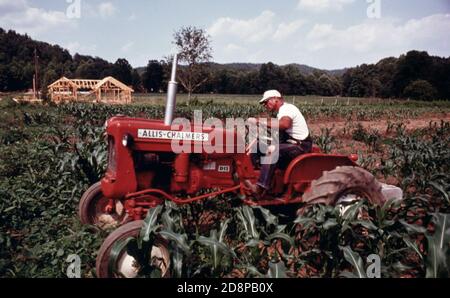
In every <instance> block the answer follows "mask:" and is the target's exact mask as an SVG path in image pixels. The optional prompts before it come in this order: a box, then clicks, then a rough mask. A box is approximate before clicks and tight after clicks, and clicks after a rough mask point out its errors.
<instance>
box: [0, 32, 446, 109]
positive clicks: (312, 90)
mask: <svg viewBox="0 0 450 298" xmlns="http://www.w3.org/2000/svg"><path fill="white" fill-rule="evenodd" d="M180 32H181V33H183V32H182V31H180ZM188 33H192V32H188ZM175 37H176V36H175ZM178 37H179V38H182V37H183V35H182V36H178ZM181 42H183V41H181ZM206 42H207V41H206ZM206 45H207V43H206ZM35 51H36V53H37V56H38V61H39V63H38V65H39V76H38V79H39V86H40V87H41V88H40V89H41V91H42V93H43V94H45V93H46V89H47V88H46V87H47V86H48V85H49V84H51V83H52V82H53V81H55V80H57V79H58V78H60V77H61V76H66V77H68V78H83V79H101V78H104V77H106V76H113V77H115V78H117V79H118V80H120V81H122V82H123V83H125V84H126V85H129V86H132V87H133V89H135V91H136V92H164V91H165V88H166V87H167V81H168V79H169V77H170V69H171V65H170V63H171V62H170V61H171V60H170V58H166V59H163V60H150V61H149V62H148V65H147V66H146V67H144V68H142V69H133V68H132V67H131V65H130V63H129V62H128V61H127V60H126V59H118V60H117V61H116V62H115V63H110V62H108V61H106V60H104V59H101V58H99V57H92V56H87V55H79V54H75V55H73V56H72V55H71V54H70V53H69V52H68V51H67V50H66V49H63V48H61V47H60V46H58V45H50V44H48V43H44V42H39V41H34V40H32V39H31V38H30V37H29V36H27V35H21V34H17V33H16V32H14V31H12V30H9V31H5V30H3V29H1V28H0V92H10V91H19V90H20V91H22V90H27V89H29V88H31V86H32V82H33V75H34V52H35ZM200 64H201V66H202V67H201V69H202V71H201V81H202V84H199V85H198V86H197V87H196V89H195V90H193V89H192V90H187V88H189V84H188V83H192V82H188V83H185V84H180V86H179V90H180V91H181V92H188V91H191V92H192V91H195V92H198V93H222V94H260V93H262V92H264V91H265V90H267V89H278V90H280V91H281V92H282V93H283V94H286V95H321V96H351V97H382V98H411V99H423V100H432V99H447V100H449V99H450V57H448V58H441V57H435V56H430V55H429V54H428V53H427V52H420V51H410V52H408V53H406V54H404V55H402V56H400V57H399V58H394V57H390V58H385V59H383V60H381V61H379V62H378V63H376V64H362V65H360V66H357V67H353V68H349V69H346V70H345V71H343V72H342V74H339V73H338V74H336V73H333V72H329V71H322V70H318V69H315V70H312V71H308V72H306V71H305V70H304V69H302V68H301V67H299V66H298V65H295V64H291V65H285V66H279V65H276V64H274V63H271V62H269V63H264V64H261V65H257V66H255V65H251V64H242V65H240V67H232V66H227V65H220V64H217V63H212V62H201V63H200ZM189 65H191V66H189ZM194 66H195V67H197V65H194ZM189 67H192V64H189V63H187V64H184V65H180V67H179V68H180V79H181V78H182V77H181V75H182V74H183V73H184V72H186V73H187V74H189V72H188V71H189Z"/></svg>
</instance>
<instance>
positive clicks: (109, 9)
mask: <svg viewBox="0 0 450 298" xmlns="http://www.w3.org/2000/svg"><path fill="white" fill-rule="evenodd" d="M116 12H117V8H116V7H115V6H114V4H112V3H111V2H103V3H100V4H99V5H98V13H99V14H100V16H101V17H102V18H108V17H112V16H114V15H115V14H116Z"/></svg>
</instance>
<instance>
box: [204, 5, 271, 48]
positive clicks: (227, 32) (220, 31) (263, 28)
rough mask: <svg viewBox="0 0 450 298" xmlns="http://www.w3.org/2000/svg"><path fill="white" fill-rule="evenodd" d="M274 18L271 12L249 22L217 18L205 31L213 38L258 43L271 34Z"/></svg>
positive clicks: (265, 12)
mask: <svg viewBox="0 0 450 298" xmlns="http://www.w3.org/2000/svg"><path fill="white" fill-rule="evenodd" d="M274 16H275V14H274V13H273V12H271V11H270V10H266V11H263V12H262V13H261V15H259V16H257V17H256V18H253V19H249V20H240V19H232V18H228V17H223V18H219V19H218V20H217V21H216V22H215V23H214V24H213V25H212V26H211V27H209V28H208V29H207V31H208V34H210V35H211V36H212V37H213V38H214V37H223V36H229V37H234V38H239V39H241V40H244V41H248V42H259V41H261V40H264V39H265V38H267V37H270V36H271V34H272V33H273V25H272V22H273V18H274Z"/></svg>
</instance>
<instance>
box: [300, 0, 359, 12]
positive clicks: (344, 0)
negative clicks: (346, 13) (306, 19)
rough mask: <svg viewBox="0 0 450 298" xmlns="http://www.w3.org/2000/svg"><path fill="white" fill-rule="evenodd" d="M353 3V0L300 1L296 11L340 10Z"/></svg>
mask: <svg viewBox="0 0 450 298" xmlns="http://www.w3.org/2000/svg"><path fill="white" fill-rule="evenodd" d="M353 2H355V0H300V1H299V2H298V5H297V9H300V10H303V9H304V10H308V11H313V12H321V11H327V10H342V8H343V7H344V6H345V5H348V4H351V3H353Z"/></svg>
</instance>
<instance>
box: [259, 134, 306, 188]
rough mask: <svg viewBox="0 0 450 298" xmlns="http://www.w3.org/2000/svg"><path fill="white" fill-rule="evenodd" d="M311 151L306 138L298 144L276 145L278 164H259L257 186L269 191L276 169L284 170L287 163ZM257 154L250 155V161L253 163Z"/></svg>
mask: <svg viewBox="0 0 450 298" xmlns="http://www.w3.org/2000/svg"><path fill="white" fill-rule="evenodd" d="M311 151H312V141H311V140H310V139H309V138H308V139H307V140H305V141H302V142H301V143H300V144H290V143H280V144H279V145H278V152H279V153H278V162H274V163H271V164H261V169H260V174H259V179H258V182H257V184H258V185H259V186H261V187H262V188H264V189H269V188H270V186H271V183H272V178H273V174H274V173H275V170H276V169H277V167H280V168H286V167H287V166H288V165H289V163H290V162H291V161H292V160H293V159H295V158H296V157H297V156H299V155H301V154H305V153H310V152H311ZM255 155H260V154H258V153H255V154H252V160H253V161H255V159H256V158H257V156H255Z"/></svg>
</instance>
